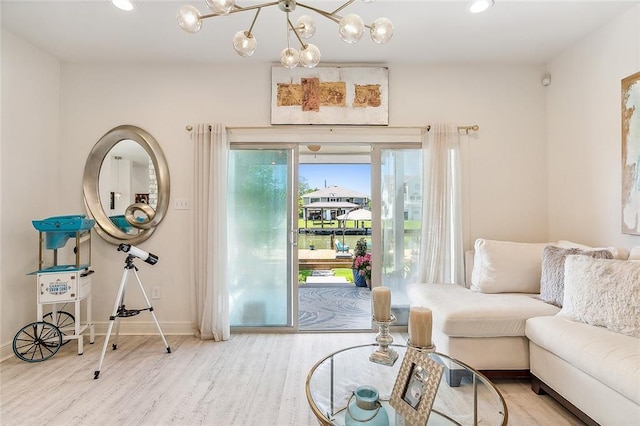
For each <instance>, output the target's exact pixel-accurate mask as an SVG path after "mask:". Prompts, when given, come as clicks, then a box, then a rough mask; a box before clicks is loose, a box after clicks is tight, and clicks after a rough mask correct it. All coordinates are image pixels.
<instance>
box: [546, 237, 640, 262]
mask: <svg viewBox="0 0 640 426" xmlns="http://www.w3.org/2000/svg"><path fill="white" fill-rule="evenodd" d="M556 245H557V246H558V247H562V248H578V249H580V250H584V251H591V250H609V251H610V252H611V254H612V255H613V258H614V259H620V260H627V258H628V257H629V250H627V249H626V248H622V247H590V246H585V245H584V244H580V243H574V242H573V241H567V240H560V241H558V242H557V243H556Z"/></svg>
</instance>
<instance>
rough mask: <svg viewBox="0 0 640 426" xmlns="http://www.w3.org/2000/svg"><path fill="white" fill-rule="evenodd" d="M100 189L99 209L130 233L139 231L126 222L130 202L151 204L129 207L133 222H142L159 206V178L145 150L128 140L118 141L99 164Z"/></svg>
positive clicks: (149, 218)
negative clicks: (100, 207) (100, 164)
mask: <svg viewBox="0 0 640 426" xmlns="http://www.w3.org/2000/svg"><path fill="white" fill-rule="evenodd" d="M99 192H100V204H102V209H103V210H104V211H105V213H106V214H107V216H108V217H109V219H110V220H111V221H112V222H113V224H114V225H115V226H117V227H118V228H119V229H120V230H121V231H122V232H125V233H126V234H129V235H135V234H137V233H138V232H141V231H142V229H141V228H137V227H134V226H132V224H131V223H130V222H129V221H127V219H126V217H125V213H126V210H127V208H128V207H129V206H131V205H132V204H145V205H147V206H149V207H151V209H144V208H136V209H131V210H132V211H131V214H132V215H133V220H134V221H135V223H136V224H144V223H147V222H149V221H150V220H151V219H152V218H153V215H154V213H155V210H156V209H157V207H158V181H157V178H156V171H155V168H154V166H153V161H152V159H151V158H150V157H149V155H148V154H147V151H145V149H144V148H143V147H142V146H140V145H139V144H138V143H137V142H135V141H133V140H130V139H125V140H122V141H120V142H118V143H117V144H116V145H115V146H114V147H113V148H111V150H109V152H108V153H107V155H106V158H105V160H104V161H103V163H102V167H101V169H100V177H99ZM150 216H151V217H150Z"/></svg>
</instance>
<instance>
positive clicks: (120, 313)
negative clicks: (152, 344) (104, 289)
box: [93, 249, 171, 379]
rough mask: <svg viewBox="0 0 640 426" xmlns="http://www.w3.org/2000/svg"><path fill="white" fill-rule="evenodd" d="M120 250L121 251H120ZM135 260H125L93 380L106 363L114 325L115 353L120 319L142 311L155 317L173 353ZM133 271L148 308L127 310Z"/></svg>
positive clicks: (165, 344) (131, 257) (169, 350)
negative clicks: (126, 290) (125, 300)
mask: <svg viewBox="0 0 640 426" xmlns="http://www.w3.org/2000/svg"><path fill="white" fill-rule="evenodd" d="M119 250H120V249H119ZM133 259H135V256H132V255H128V256H127V259H126V260H125V267H124V272H123V273H122V281H121V282H120V288H119V289H118V295H117V296H116V303H115V305H114V306H113V313H112V314H111V316H110V317H109V327H108V328H107V335H106V336H105V338H104V345H103V346H102V354H100V363H99V364H98V369H97V370H96V371H95V372H94V373H93V374H94V375H93V378H94V379H97V378H98V376H100V369H101V368H102V362H103V361H104V356H105V354H106V352H107V346H108V345H109V338H110V337H111V330H112V329H113V324H114V322H115V321H116V319H117V320H118V322H117V323H116V338H115V340H114V342H113V350H114V351H115V350H116V349H117V348H118V334H119V332H120V318H125V317H132V316H135V315H138V314H139V313H140V312H142V311H149V312H150V313H151V316H152V317H153V321H154V322H155V323H156V326H157V327H158V332H160V336H161V337H162V341H163V342H164V346H165V347H166V348H167V353H171V348H170V347H169V344H168V343H167V339H165V338H164V334H162V329H160V323H158V318H156V314H155V312H154V311H153V306H151V302H150V301H149V298H148V297H147V294H146V293H145V291H144V287H143V286H142V282H141V281H140V277H138V272H137V271H138V268H137V267H136V266H135V265H134V264H133ZM130 271H133V275H134V276H135V277H136V281H137V282H138V286H139V287H140V291H141V292H142V295H143V296H144V300H145V301H146V302H147V307H146V308H143V309H126V308H125V306H124V290H125V287H126V285H127V276H128V275H129V272H130Z"/></svg>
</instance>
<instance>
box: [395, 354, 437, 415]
mask: <svg viewBox="0 0 640 426" xmlns="http://www.w3.org/2000/svg"><path fill="white" fill-rule="evenodd" d="M443 372H444V365H442V364H440V363H439V362H437V361H435V360H433V359H431V358H430V357H429V353H428V352H421V351H418V350H415V349H411V348H409V349H408V350H407V352H406V353H405V356H404V358H403V360H402V365H401V366H400V371H399V372H398V377H397V378H396V382H395V384H394V386H393V392H392V393H391V399H390V401H389V404H390V405H391V406H392V407H393V408H394V409H395V410H396V413H398V414H399V415H401V416H402V417H403V418H404V419H405V420H406V421H407V422H409V423H410V424H426V423H427V420H428V419H429V414H430V413H431V408H432V407H433V401H434V400H435V397H436V393H437V392H438V386H440V380H441V378H442V374H443Z"/></svg>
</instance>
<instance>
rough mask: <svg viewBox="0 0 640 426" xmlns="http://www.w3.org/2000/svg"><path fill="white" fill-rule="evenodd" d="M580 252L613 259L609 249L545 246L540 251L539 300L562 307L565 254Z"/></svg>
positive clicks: (596, 257) (599, 257)
mask: <svg viewBox="0 0 640 426" xmlns="http://www.w3.org/2000/svg"><path fill="white" fill-rule="evenodd" d="M573 254H582V255H585V256H590V257H593V258H595V259H613V254H612V253H611V251H609V250H588V251H584V250H580V249H578V248H560V247H556V246H547V247H545V248H544V251H543V252H542V277H541V278H540V300H542V301H544V302H547V303H551V304H552V305H555V306H558V307H560V308H562V298H563V297H564V263H565V260H566V258H567V256H570V255H573Z"/></svg>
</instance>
